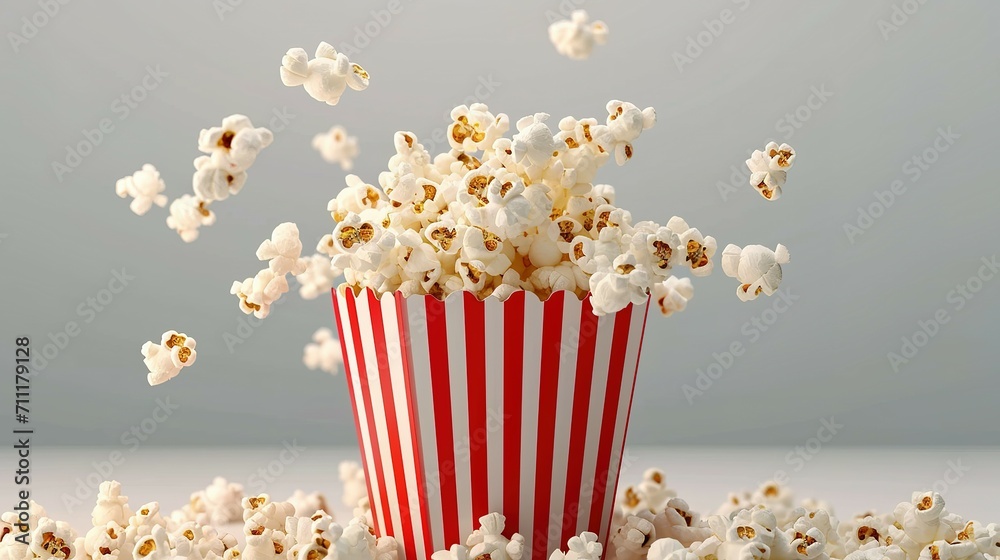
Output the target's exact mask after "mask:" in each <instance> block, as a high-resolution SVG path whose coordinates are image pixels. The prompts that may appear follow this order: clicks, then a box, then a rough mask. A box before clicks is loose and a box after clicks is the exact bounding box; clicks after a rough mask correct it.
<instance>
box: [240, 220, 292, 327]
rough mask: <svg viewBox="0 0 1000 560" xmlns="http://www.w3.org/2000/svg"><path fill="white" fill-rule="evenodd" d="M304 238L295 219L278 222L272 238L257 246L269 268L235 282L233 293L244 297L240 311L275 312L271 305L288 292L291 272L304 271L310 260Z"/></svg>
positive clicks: (258, 256) (262, 259) (255, 314)
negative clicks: (303, 252) (307, 260)
mask: <svg viewBox="0 0 1000 560" xmlns="http://www.w3.org/2000/svg"><path fill="white" fill-rule="evenodd" d="M301 254H302V241H301V240H300V239H299V228H298V226H296V225H295V224H294V223H292V222H284V223H282V224H278V226H277V227H276V228H274V231H272V232H271V238H270V239H266V240H264V242H262V243H261V244H260V246H259V247H258V248H257V259H258V260H261V261H267V262H268V264H267V268H265V269H263V270H261V271H258V272H257V274H256V275H255V276H253V277H251V278H247V279H246V280H243V281H242V282H240V281H235V282H233V285H232V287H231V288H230V289H229V293H230V294H233V295H235V296H236V297H238V298H239V300H240V311H242V312H243V313H245V314H247V315H249V314H251V313H253V314H254V316H255V317H257V318H258V319H263V318H265V317H267V316H268V314H269V313H270V312H271V304H273V303H274V302H275V301H277V300H278V298H280V297H281V296H282V295H283V294H285V293H287V292H288V280H287V278H285V276H286V275H288V274H289V273H291V274H293V275H295V274H302V273H303V272H305V270H306V267H307V266H308V263H307V262H306V260H305V259H302V258H301Z"/></svg>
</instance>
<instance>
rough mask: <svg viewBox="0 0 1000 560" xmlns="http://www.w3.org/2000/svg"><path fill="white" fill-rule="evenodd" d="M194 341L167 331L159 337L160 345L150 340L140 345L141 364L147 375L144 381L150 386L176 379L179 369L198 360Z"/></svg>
mask: <svg viewBox="0 0 1000 560" xmlns="http://www.w3.org/2000/svg"><path fill="white" fill-rule="evenodd" d="M196 344H197V343H196V341H195V339H193V338H191V337H190V336H188V335H186V334H184V333H178V332H177V331H167V332H165V333H163V336H161V337H160V343H159V344H156V343H154V342H153V341H152V340H148V341H146V343H145V344H143V345H142V350H141V351H142V357H143V360H142V362H143V363H144V364H146V369H148V370H149V373H148V374H147V375H146V380H147V381H148V382H149V384H150V385H159V384H161V383H166V382H167V381H170V380H171V379H173V378H175V377H177V375H178V374H179V373H180V372H181V369H183V368H186V367H189V366H192V365H194V361H195V360H196V359H197V358H198V352H196V351H195V349H194V348H195V345H196Z"/></svg>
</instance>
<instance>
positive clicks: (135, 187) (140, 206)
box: [115, 163, 167, 216]
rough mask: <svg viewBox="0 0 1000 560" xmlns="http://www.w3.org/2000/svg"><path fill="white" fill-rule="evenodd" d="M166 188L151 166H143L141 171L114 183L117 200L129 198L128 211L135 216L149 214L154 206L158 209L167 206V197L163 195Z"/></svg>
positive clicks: (157, 172)
mask: <svg viewBox="0 0 1000 560" xmlns="http://www.w3.org/2000/svg"><path fill="white" fill-rule="evenodd" d="M166 188H167V186H166V184H165V183H164V182H163V179H161V178H160V172H159V171H157V170H156V167H154V166H153V165H152V164H149V163H147V164H144V165H143V166H142V169H140V170H139V171H136V172H135V173H133V174H132V175H129V176H127V177H122V178H121V179H118V181H117V182H116V183H115V194H117V195H118V197H119V198H125V197H131V198H132V202H130V203H129V206H128V207H129V210H131V211H132V212H133V213H135V214H136V215H137V216H142V215H144V214H146V212H149V209H150V208H152V207H153V205H154V204H155V205H156V206H159V207H160V208H163V207H164V206H166V205H167V195H165V194H163V191H164V190H166Z"/></svg>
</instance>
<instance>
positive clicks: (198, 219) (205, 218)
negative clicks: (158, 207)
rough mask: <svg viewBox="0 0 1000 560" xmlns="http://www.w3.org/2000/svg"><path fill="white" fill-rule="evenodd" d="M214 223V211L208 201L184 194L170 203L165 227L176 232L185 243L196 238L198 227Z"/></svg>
mask: <svg viewBox="0 0 1000 560" xmlns="http://www.w3.org/2000/svg"><path fill="white" fill-rule="evenodd" d="M214 223H215V212H212V211H211V210H209V209H208V203H207V202H205V201H203V200H199V199H197V198H195V197H194V196H192V195H189V194H186V195H184V196H182V197H180V198H178V199H175V200H174V201H173V202H171V203H170V215H169V216H167V227H169V228H170V229H172V230H174V231H176V232H177V234H178V235H180V236H181V239H182V240H184V242H185V243H191V242H192V241H194V240H196V239H198V228H200V227H202V226H210V225H212V224H214Z"/></svg>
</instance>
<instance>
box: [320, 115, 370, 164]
mask: <svg viewBox="0 0 1000 560" xmlns="http://www.w3.org/2000/svg"><path fill="white" fill-rule="evenodd" d="M312 146H313V148H314V149H316V151H318V152H319V155H320V156H322V157H323V159H324V160H326V161H327V162H328V163H339V164H340V168H341V169H343V170H344V171H350V170H351V168H353V167H354V158H356V157H358V153H360V150H359V149H358V138H357V137H356V136H348V135H347V131H346V130H345V129H344V127H342V126H340V125H336V126H334V127H333V128H331V129H330V130H328V131H327V132H321V133H319V134H317V135H316V136H313V141H312Z"/></svg>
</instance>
